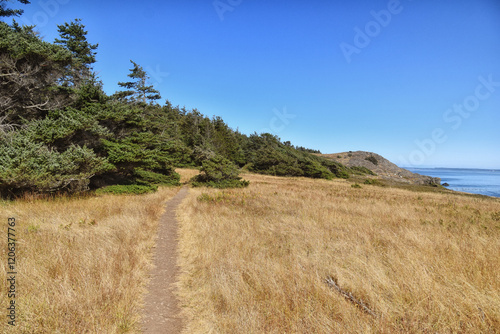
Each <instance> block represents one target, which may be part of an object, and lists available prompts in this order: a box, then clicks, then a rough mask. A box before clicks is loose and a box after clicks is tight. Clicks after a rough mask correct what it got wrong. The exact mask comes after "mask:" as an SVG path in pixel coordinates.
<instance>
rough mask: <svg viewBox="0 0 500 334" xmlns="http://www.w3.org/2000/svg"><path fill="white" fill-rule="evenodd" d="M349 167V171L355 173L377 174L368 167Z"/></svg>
mask: <svg viewBox="0 0 500 334" xmlns="http://www.w3.org/2000/svg"><path fill="white" fill-rule="evenodd" d="M349 168H350V169H351V172H352V173H353V174H357V175H377V174H375V173H374V172H373V171H371V170H370V169H368V168H366V167H362V166H352V167H349Z"/></svg>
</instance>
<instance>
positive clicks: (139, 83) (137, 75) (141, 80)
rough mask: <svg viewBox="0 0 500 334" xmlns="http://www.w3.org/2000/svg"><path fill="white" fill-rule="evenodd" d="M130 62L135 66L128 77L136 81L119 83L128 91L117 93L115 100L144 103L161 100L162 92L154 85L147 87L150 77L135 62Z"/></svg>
mask: <svg viewBox="0 0 500 334" xmlns="http://www.w3.org/2000/svg"><path fill="white" fill-rule="evenodd" d="M130 62H131V63H132V64H133V65H134V68H132V69H131V70H130V73H129V74H128V77H129V78H132V79H135V81H128V82H119V83H118V86H120V87H123V88H125V89H127V90H126V91H119V92H116V93H115V94H114V96H115V98H117V99H118V100H122V101H127V102H142V103H146V101H149V102H153V101H155V100H159V99H161V96H160V92H159V91H157V90H156V89H154V88H153V86H152V85H151V86H148V85H147V81H148V79H149V76H148V75H147V73H146V71H144V69H143V68H142V67H141V66H139V65H138V64H137V63H135V62H134V61H132V60H131V61H130Z"/></svg>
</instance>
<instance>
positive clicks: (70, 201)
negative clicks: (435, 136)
mask: <svg viewBox="0 0 500 334" xmlns="http://www.w3.org/2000/svg"><path fill="white" fill-rule="evenodd" d="M178 171H179V172H180V173H181V175H182V179H181V181H182V182H186V181H187V180H188V179H189V178H190V177H192V176H194V175H196V174H197V173H198V171H197V170H189V169H181V170H178ZM243 177H244V178H245V179H247V180H250V181H251V184H250V186H249V187H248V188H244V189H234V190H219V189H207V188H192V189H190V190H189V195H188V197H187V198H186V199H185V201H184V202H183V203H182V204H181V206H180V207H179V210H178V216H179V219H180V230H179V238H180V240H179V247H180V254H179V259H178V261H179V265H180V268H181V277H180V280H179V282H178V287H179V299H180V302H181V303H180V304H181V308H182V309H183V314H184V316H185V320H186V321H185V323H186V329H185V333H423V332H424V333H425V332H428V333H498V332H499V328H500V279H499V277H500V269H499V268H500V200H499V199H489V198H484V197H479V196H462V195H456V194H448V193H442V194H441V193H428V192H426V193H423V192H415V191H408V190H405V189H393V188H389V187H378V186H373V185H364V184H362V185H361V188H353V187H352V186H351V183H350V182H348V181H345V180H333V181H326V180H312V179H305V178H278V177H272V176H259V175H252V174H245V175H243ZM178 189H179V188H160V191H159V192H158V193H155V194H148V195H140V196H112V195H104V196H87V197H82V198H65V197H61V198H56V199H36V200H35V199H32V198H29V197H27V198H25V199H23V200H18V201H10V202H7V201H3V202H0V217H3V218H2V219H3V220H4V223H2V226H3V227H4V228H3V230H4V237H3V238H0V254H1V262H0V268H1V271H0V279H1V280H2V281H3V282H4V284H2V285H0V304H1V305H4V306H5V308H4V306H2V308H4V313H5V315H4V316H3V317H2V318H3V319H4V320H3V321H2V322H0V332H1V333H138V332H140V317H141V313H142V312H143V310H142V308H141V306H142V299H143V296H144V293H145V284H146V279H147V276H148V272H149V270H150V269H151V254H152V247H154V242H155V236H156V231H157V224H158V218H159V216H160V215H161V213H162V211H163V209H164V203H165V201H166V200H168V199H169V198H171V197H173V196H174V194H175V193H176V192H177V191H178ZM8 217H15V218H16V222H17V225H16V234H17V247H16V257H17V261H18V262H17V264H16V269H17V272H18V274H17V277H16V279H17V287H16V289H17V291H16V292H17V294H16V306H17V307H16V311H17V319H16V323H17V326H16V327H15V328H12V327H11V326H8V325H7V320H8V319H7V317H6V315H7V309H6V305H7V303H8V301H9V299H8V298H7V291H6V288H7V283H6V278H7V277H6V272H7V245H6V243H7V218H8ZM332 282H333V285H332Z"/></svg>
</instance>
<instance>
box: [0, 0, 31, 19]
mask: <svg viewBox="0 0 500 334" xmlns="http://www.w3.org/2000/svg"><path fill="white" fill-rule="evenodd" d="M17 1H18V2H20V3H22V4H24V5H27V4H29V3H30V2H29V0H17ZM6 2H7V0H0V18H2V17H10V16H20V15H21V14H22V13H23V10H22V9H10V8H7V6H6V5H5V3H6Z"/></svg>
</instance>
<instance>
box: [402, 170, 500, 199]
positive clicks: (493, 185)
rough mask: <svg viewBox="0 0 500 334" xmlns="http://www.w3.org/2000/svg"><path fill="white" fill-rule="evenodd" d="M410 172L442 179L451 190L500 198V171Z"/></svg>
mask: <svg viewBox="0 0 500 334" xmlns="http://www.w3.org/2000/svg"><path fill="white" fill-rule="evenodd" d="M406 169H408V170H409V171H410V172H413V173H418V174H421V175H428V176H432V177H440V178H441V183H448V184H449V185H450V186H449V187H447V188H448V189H451V190H457V191H463V192H468V193H473V194H481V195H487V196H494V197H500V170H497V169H467V168H406Z"/></svg>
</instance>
